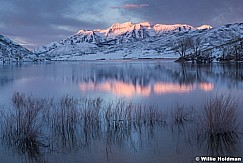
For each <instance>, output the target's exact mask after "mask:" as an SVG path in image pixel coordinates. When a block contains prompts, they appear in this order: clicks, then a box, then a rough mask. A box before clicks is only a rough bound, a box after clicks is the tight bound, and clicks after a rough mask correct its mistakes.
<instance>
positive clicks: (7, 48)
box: [0, 35, 36, 61]
mask: <svg viewBox="0 0 243 163" xmlns="http://www.w3.org/2000/svg"><path fill="white" fill-rule="evenodd" d="M35 57H36V56H35V55H34V54H33V53H32V52H31V51H29V50H27V49H26V48H24V47H22V46H20V45H18V44H17V43H15V42H13V41H11V40H10V39H8V38H7V37H5V36H2V35H0V61H19V60H22V61H32V60H34V59H35Z"/></svg>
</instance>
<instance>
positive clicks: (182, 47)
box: [173, 37, 193, 58]
mask: <svg viewBox="0 0 243 163" xmlns="http://www.w3.org/2000/svg"><path fill="white" fill-rule="evenodd" d="M192 44H193V41H192V39H191V38H189V37H185V38H182V39H180V40H178V41H176V42H175V43H174V48H173V50H174V52H176V53H178V54H179V55H180V56H181V57H182V58H185V56H186V53H187V51H188V50H189V49H190V48H191V47H192Z"/></svg>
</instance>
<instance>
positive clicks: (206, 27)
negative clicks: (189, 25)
mask: <svg viewBox="0 0 243 163" xmlns="http://www.w3.org/2000/svg"><path fill="white" fill-rule="evenodd" d="M211 28H213V27H212V26H211V25H206V24H204V25H201V26H200V27H197V29H198V30H201V29H211Z"/></svg>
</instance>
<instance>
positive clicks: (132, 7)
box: [111, 4, 149, 9]
mask: <svg viewBox="0 0 243 163" xmlns="http://www.w3.org/2000/svg"><path fill="white" fill-rule="evenodd" d="M148 6H149V4H125V5H122V6H113V7H111V8H112V9H135V8H143V7H148Z"/></svg>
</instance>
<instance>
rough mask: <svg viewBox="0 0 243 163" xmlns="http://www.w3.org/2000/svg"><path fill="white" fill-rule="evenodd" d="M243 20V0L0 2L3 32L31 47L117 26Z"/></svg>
mask: <svg viewBox="0 0 243 163" xmlns="http://www.w3.org/2000/svg"><path fill="white" fill-rule="evenodd" d="M127 21H132V22H134V23H137V22H143V21H148V22H150V23H151V24H155V23H161V24H175V23H181V24H189V25H192V26H199V25H202V24H210V25H212V26H220V25H224V24H228V23H235V22H243V0H0V34H2V35H5V36H8V37H9V38H11V39H13V40H15V41H16V42H18V43H20V44H21V45H24V46H25V47H27V48H29V49H33V48H35V47H38V46H40V45H45V44H47V43H50V42H52V41H57V40H60V39H63V38H66V37H68V36H70V35H72V34H74V33H76V32H77V31H78V30H79V29H97V28H107V27H109V26H111V25H112V24H113V23H115V22H120V23H122V22H127Z"/></svg>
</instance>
